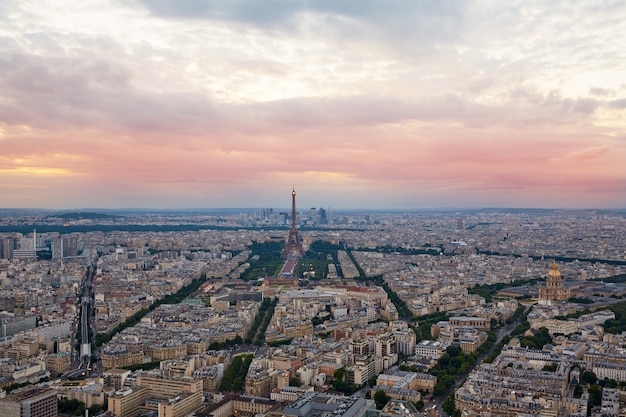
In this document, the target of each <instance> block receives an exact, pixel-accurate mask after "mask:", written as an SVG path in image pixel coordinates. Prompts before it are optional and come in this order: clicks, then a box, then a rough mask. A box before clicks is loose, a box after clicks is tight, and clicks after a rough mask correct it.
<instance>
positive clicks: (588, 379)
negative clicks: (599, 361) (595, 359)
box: [580, 371, 598, 384]
mask: <svg viewBox="0 0 626 417" xmlns="http://www.w3.org/2000/svg"><path fill="white" fill-rule="evenodd" d="M580 379H581V381H582V382H584V383H585V384H595V383H596V382H598V377H597V376H596V374H594V373H593V372H591V371H584V372H583V374H582V375H581V377H580Z"/></svg>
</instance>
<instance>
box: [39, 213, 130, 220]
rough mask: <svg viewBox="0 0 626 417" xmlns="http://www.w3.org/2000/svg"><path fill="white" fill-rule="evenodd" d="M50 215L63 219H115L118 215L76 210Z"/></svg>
mask: <svg viewBox="0 0 626 417" xmlns="http://www.w3.org/2000/svg"><path fill="white" fill-rule="evenodd" d="M50 217H57V218H60V219H63V220H102V219H116V218H118V217H120V216H113V215H110V214H103V213H94V212H83V211H76V212H71V213H62V214H56V215H53V216H50Z"/></svg>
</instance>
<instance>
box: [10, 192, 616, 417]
mask: <svg viewBox="0 0 626 417" xmlns="http://www.w3.org/2000/svg"><path fill="white" fill-rule="evenodd" d="M625 237H626V215H625V213H624V212H611V211H592V210H580V211H574V210H570V211H568V210H498V209H492V210H487V209H484V210H473V211H469V210H468V211H460V212H454V211H440V212H435V211H432V212H430V211H428V212H427V211H414V212H400V211H398V212H365V211H362V212H347V211H345V212H340V211H337V212H333V211H332V210H330V209H327V210H325V209H309V210H297V211H296V209H295V191H294V192H293V207H292V210H291V211H289V210H285V211H280V212H279V211H278V210H274V209H262V210H260V209H259V210H256V211H253V210H249V211H245V212H235V211H230V212H229V211H226V210H225V211H224V212H220V213H202V212H200V211H196V212H193V211H190V212H188V213H174V212H167V211H161V212H156V211H155V212H150V211H145V212H135V213H130V212H129V213H124V212H119V213H117V212H114V211H109V212H105V213H96V212H63V213H61V212H58V213H57V212H45V211H35V210H31V211H28V212H23V213H20V212H19V211H18V210H13V211H11V212H9V211H5V212H2V213H0V310H1V311H0V325H1V334H0V336H1V337H2V340H1V344H0V385H1V386H2V391H1V392H0V397H1V398H0V414H2V413H4V414H3V415H6V416H10V415H15V414H12V413H16V412H17V413H18V414H17V415H20V414H19V413H22V414H21V415H32V416H34V415H46V416H47V415H50V416H57V415H81V414H84V413H85V412H88V413H89V415H91V416H96V415H103V416H118V417H136V416H144V415H145V416H156V417H183V416H198V417H200V416H207V417H208V416H212V417H228V416H253V415H261V416H270V417H272V416H275V417H278V416H296V417H343V416H346V417H362V416H372V417H374V416H381V417H413V416H425V415H429V416H437V415H457V416H547V417H558V416H581V417H582V416H595V417H600V416H622V415H626V299H625V298H624V295H626V245H625ZM15 410H17V411H15ZM37 410H39V411H41V410H46V411H45V412H46V413H48V414H37Z"/></svg>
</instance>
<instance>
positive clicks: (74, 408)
mask: <svg viewBox="0 0 626 417" xmlns="http://www.w3.org/2000/svg"><path fill="white" fill-rule="evenodd" d="M57 404H58V408H57V410H58V412H59V414H65V415H71V416H84V415H85V403H84V402H82V401H78V400H68V399H61V400H58V402H57ZM87 410H89V415H90V416H95V415H97V414H98V413H100V412H101V411H105V410H106V402H105V403H104V406H102V405H100V404H94V405H92V406H91V407H89V408H87Z"/></svg>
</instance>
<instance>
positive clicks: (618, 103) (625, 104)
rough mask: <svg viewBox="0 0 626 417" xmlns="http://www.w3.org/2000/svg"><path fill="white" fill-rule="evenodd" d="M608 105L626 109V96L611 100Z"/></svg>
mask: <svg viewBox="0 0 626 417" xmlns="http://www.w3.org/2000/svg"><path fill="white" fill-rule="evenodd" d="M608 105H609V107H611V108H613V109H620V110H621V109H626V98H620V99H618V100H612V101H609V102H608Z"/></svg>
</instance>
